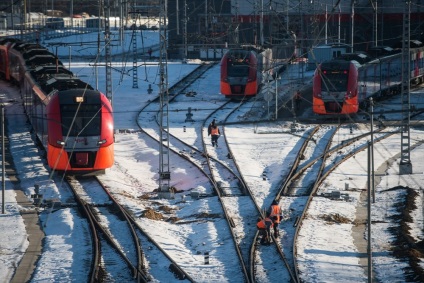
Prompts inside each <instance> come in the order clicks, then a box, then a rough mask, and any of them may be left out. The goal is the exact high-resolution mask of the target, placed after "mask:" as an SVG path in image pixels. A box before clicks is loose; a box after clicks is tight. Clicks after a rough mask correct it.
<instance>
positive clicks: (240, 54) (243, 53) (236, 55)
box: [224, 49, 255, 59]
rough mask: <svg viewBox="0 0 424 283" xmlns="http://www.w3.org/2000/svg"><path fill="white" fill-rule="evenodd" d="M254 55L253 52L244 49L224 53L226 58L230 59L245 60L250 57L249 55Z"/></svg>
mask: <svg viewBox="0 0 424 283" xmlns="http://www.w3.org/2000/svg"><path fill="white" fill-rule="evenodd" d="M252 53H253V54H255V53H254V51H253V50H245V49H230V50H228V51H227V53H225V55H224V56H225V57H226V58H232V59H245V58H246V57H248V56H250V55H251V54H252Z"/></svg>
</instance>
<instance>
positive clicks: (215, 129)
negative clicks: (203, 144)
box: [211, 127, 219, 136]
mask: <svg viewBox="0 0 424 283" xmlns="http://www.w3.org/2000/svg"><path fill="white" fill-rule="evenodd" d="M211 135H212V136H217V135H219V129H218V127H216V128H214V127H212V130H211Z"/></svg>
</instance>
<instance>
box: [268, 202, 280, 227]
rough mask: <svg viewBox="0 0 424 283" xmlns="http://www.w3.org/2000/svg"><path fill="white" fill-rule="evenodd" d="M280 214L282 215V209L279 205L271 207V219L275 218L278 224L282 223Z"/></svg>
mask: <svg viewBox="0 0 424 283" xmlns="http://www.w3.org/2000/svg"><path fill="white" fill-rule="evenodd" d="M280 214H281V209H280V207H279V206H278V205H277V204H273V205H271V213H270V216H271V218H273V217H275V222H276V223H280Z"/></svg>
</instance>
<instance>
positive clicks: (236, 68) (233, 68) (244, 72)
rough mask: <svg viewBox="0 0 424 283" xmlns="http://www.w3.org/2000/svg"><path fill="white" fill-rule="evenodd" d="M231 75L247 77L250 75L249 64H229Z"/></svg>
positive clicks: (229, 73) (229, 74)
mask: <svg viewBox="0 0 424 283" xmlns="http://www.w3.org/2000/svg"><path fill="white" fill-rule="evenodd" d="M227 71H228V76H229V77H247V76H249V65H239V64H231V65H228V70H227Z"/></svg>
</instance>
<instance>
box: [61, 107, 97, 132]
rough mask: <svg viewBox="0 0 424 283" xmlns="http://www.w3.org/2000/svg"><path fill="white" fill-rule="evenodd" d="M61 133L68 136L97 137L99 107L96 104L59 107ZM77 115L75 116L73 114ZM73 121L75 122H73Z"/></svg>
mask: <svg viewBox="0 0 424 283" xmlns="http://www.w3.org/2000/svg"><path fill="white" fill-rule="evenodd" d="M60 110H61V113H62V132H63V134H68V132H69V129H71V131H70V132H69V136H82V137H87V136H99V135H100V128H101V127H100V122H101V117H100V113H101V105H98V104H81V105H80V107H79V108H78V105H77V104H67V105H62V106H61V109H60ZM76 112H77V114H76V115H75V113H76ZM74 119H75V121H74Z"/></svg>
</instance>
